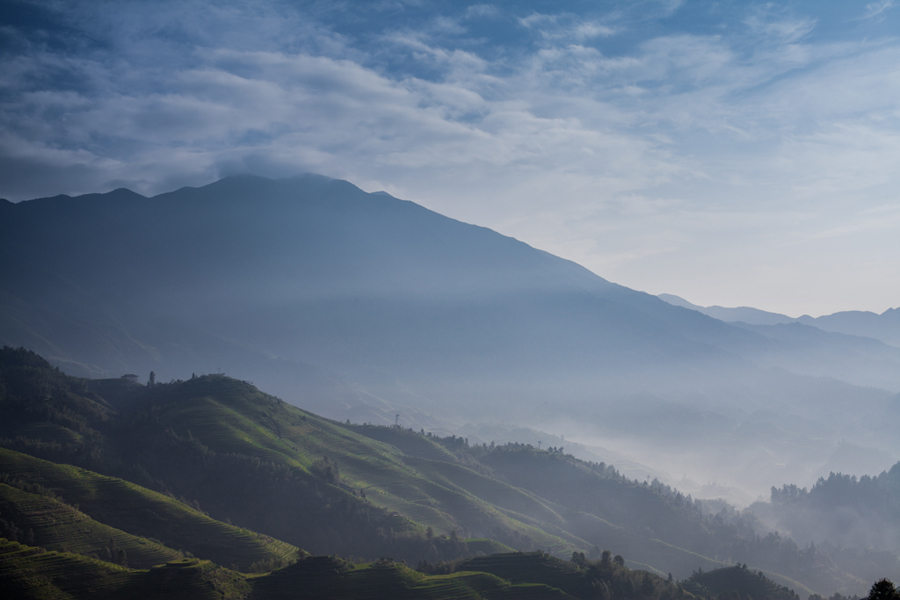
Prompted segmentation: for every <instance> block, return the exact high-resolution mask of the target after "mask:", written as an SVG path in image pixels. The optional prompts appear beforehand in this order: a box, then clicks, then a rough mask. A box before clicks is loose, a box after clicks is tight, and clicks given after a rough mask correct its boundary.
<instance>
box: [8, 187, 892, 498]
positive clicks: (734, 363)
mask: <svg viewBox="0 0 900 600" xmlns="http://www.w3.org/2000/svg"><path fill="white" fill-rule="evenodd" d="M0 217H2V218H0V263H2V264H4V265H9V266H10V268H4V269H2V270H0V290H2V291H0V343H5V344H11V345H14V346H18V345H24V346H26V347H29V348H31V349H35V350H38V351H40V352H42V353H46V354H47V356H48V357H50V358H51V359H52V360H53V361H54V363H55V364H61V365H65V366H66V368H71V369H72V370H73V372H76V373H78V374H83V375H88V374H96V373H100V372H105V373H107V374H112V375H120V374H122V373H135V372H136V373H139V374H140V375H141V378H142V379H143V378H144V377H146V374H148V373H149V372H150V371H151V370H153V371H155V372H156V373H157V374H158V376H159V378H160V379H161V380H163V381H166V380H169V379H172V378H174V377H180V378H187V377H189V376H190V374H191V373H194V372H196V373H217V372H221V371H224V372H227V373H229V374H231V375H234V376H236V377H238V378H241V379H244V380H248V381H253V382H255V383H257V384H259V385H262V386H263V387H264V388H265V389H267V390H269V391H271V392H273V393H275V394H277V395H279V396H281V397H284V398H285V399H287V400H289V401H290V402H293V403H295V404H299V405H302V406H305V407H307V408H310V409H311V410H313V411H315V412H317V413H320V414H324V415H326V416H328V417H332V418H337V419H339V420H341V421H343V420H344V419H346V418H353V419H354V420H357V421H373V422H379V423H386V422H392V421H393V415H394V414H396V413H397V412H400V413H401V414H402V419H403V420H402V421H401V422H403V423H404V424H408V425H414V426H415V427H416V428H417V429H418V428H420V427H428V428H429V429H437V428H438V427H439V426H443V425H445V424H446V423H450V424H451V426H453V425H455V426H460V425H462V424H463V423H465V422H467V421H469V422H479V421H489V420H496V421H502V422H510V421H512V424H514V425H526V426H527V425H531V426H534V425H535V424H538V423H540V424H541V425H542V429H545V430H551V431H555V432H558V433H566V434H568V433H569V431H572V433H573V435H574V434H577V435H579V436H582V437H584V438H585V439H592V440H594V441H595V442H598V443H597V445H601V446H607V447H609V446H610V445H608V444H606V443H605V442H604V440H603V439H599V440H598V439H597V438H598V437H601V436H602V437H603V438H608V436H614V437H615V438H616V439H614V440H612V441H613V442H614V443H615V444H616V447H615V448H612V449H614V450H628V453H631V452H632V451H633V449H635V448H639V449H640V452H642V453H638V454H635V459H636V460H638V461H640V462H644V463H648V464H653V465H654V466H655V467H658V468H661V469H664V470H668V471H669V472H672V473H676V472H677V474H676V475H675V476H676V477H677V476H678V475H681V474H682V473H684V471H682V470H681V467H680V465H684V464H688V465H690V466H691V469H692V472H690V473H686V474H687V475H689V476H690V477H694V478H696V479H698V480H700V481H703V480H706V481H709V480H711V479H716V480H718V481H720V482H723V484H724V485H746V487H747V488H749V489H750V491H751V492H758V491H760V490H765V489H768V487H769V486H770V485H771V483H772V481H771V480H767V479H765V476H764V473H765V472H766V469H776V468H779V467H778V466H777V465H792V467H791V468H794V469H795V470H794V471H791V472H787V473H782V474H780V475H786V476H787V477H786V479H787V480H798V481H799V480H802V479H803V477H806V476H807V475H808V474H810V473H816V472H817V469H819V468H820V467H821V465H822V464H824V462H825V461H826V460H827V457H828V455H830V453H831V452H832V451H833V446H834V444H837V443H838V442H839V440H840V439H841V438H842V437H843V438H847V437H852V436H856V435H859V434H860V433H861V432H860V429H859V428H858V427H857V425H858V424H859V422H855V421H853V420H852V419H850V418H848V417H849V416H850V415H848V414H846V409H845V412H844V413H843V414H835V413H833V412H832V411H822V410H821V404H822V403H826V404H828V405H829V406H832V405H834V406H837V405H842V406H844V407H846V406H849V405H850V404H851V402H850V401H851V400H852V405H853V406H854V410H859V411H862V412H864V413H865V414H867V415H873V416H874V417H875V418H873V419H867V422H871V423H876V424H878V423H884V422H886V420H887V416H888V415H886V414H885V413H884V406H883V401H884V398H885V397H886V396H887V394H885V393H882V392H880V391H878V390H875V389H860V388H854V387H852V386H847V385H843V384H840V383H838V382H833V381H828V382H822V381H817V380H814V379H810V378H808V377H805V376H800V375H796V374H792V373H789V372H787V370H786V369H785V367H786V366H787V367H789V366H790V364H792V363H791V361H788V360H785V361H769V362H768V363H765V361H764V360H763V358H765V357H768V356H770V354H771V355H777V356H790V357H792V358H796V357H795V356H794V354H792V353H797V352H800V353H802V352H805V349H803V348H800V349H796V348H793V347H792V346H791V345H790V344H786V343H785V341H784V340H779V339H774V338H773V337H766V336H764V335H762V334H760V333H759V332H755V331H748V330H746V329H742V328H739V327H734V326H731V325H728V324H726V323H723V322H721V321H719V320H716V319H712V318H709V317H707V316H705V315H702V314H699V313H697V312H696V311H693V310H688V309H685V308H681V307H675V306H672V305H670V304H668V303H666V302H663V301H662V300H660V299H658V298H656V297H654V296H650V295H648V294H644V293H641V292H636V291H634V290H629V289H627V288H624V287H622V286H618V285H615V284H613V283H610V282H608V281H606V280H604V279H602V278H600V277H598V276H596V275H594V274H592V273H590V272H588V271H587V270H586V269H583V268H582V267H579V266H578V265H575V264H574V263H571V262H569V261H566V260H563V259H560V258H558V257H554V256H552V255H550V254H547V253H545V252H541V251H539V250H536V249H534V248H531V247H529V246H527V245H526V244H523V243H521V242H519V241H516V240H514V239H511V238H508V237H504V236H502V235H499V234H497V233H496V232H493V231H490V230H488V229H484V228H481V227H476V226H473V225H467V224H464V223H460V222H458V221H455V220H453V219H449V218H446V217H443V216H441V215H438V214H436V213H434V212H431V211H429V210H427V209H425V208H423V207H421V206H417V205H415V204H413V203H412V202H407V201H402V200H398V199H396V198H393V197H391V196H389V195H387V194H383V193H375V194H367V193H365V192H363V191H362V190H360V189H358V188H356V187H355V186H353V185H351V184H349V183H347V182H344V181H338V180H332V179H328V178H324V177H318V176H312V175H307V176H302V177H297V178H293V179H286V180H277V181H273V180H268V179H262V178H257V177H232V178H227V179H224V180H222V181H219V182H216V183H214V184H211V185H208V186H205V187H202V188H196V189H194V188H184V189H181V190H178V191H175V192H171V193H167V194H162V195H160V196H157V197H154V198H144V197H142V196H139V195H137V194H134V193H132V192H129V191H127V190H116V191H114V192H110V193H109V194H91V195H86V196H81V197H79V198H68V197H64V196H59V197H55V198H45V199H40V200H34V201H29V202H22V203H18V204H9V203H6V204H2V205H0ZM761 357H762V358H761ZM758 362H763V363H765V364H767V365H772V364H777V367H773V368H765V367H760V366H759V365H758V364H757V363H758ZM798 364H800V363H798ZM883 380H884V378H882V379H879V380H878V381H879V382H880V381H883ZM867 382H868V383H871V381H868V380H867ZM635 399H637V400H635ZM660 408H662V409H663V410H662V411H661V412H660V411H659V410H658V409H660ZM632 409H633V410H632ZM879 411H880V412H879ZM760 414H762V415H768V417H766V419H767V422H766V427H765V428H759V427H756V426H755V422H754V423H752V424H750V425H752V426H748V424H747V422H748V419H751V418H752V419H757V418H758V415H760ZM823 415H827V416H828V419H827V420H826V419H825V418H824V417H823ZM794 417H799V419H796V418H794ZM798 422H799V423H800V425H799V426H798V425H795V424H797V423H798ZM848 423H850V424H851V425H850V426H848V425H847V424H848ZM807 424H808V425H809V427H807ZM809 430H817V433H816V435H811V434H810V432H809ZM735 432H738V435H735ZM822 432H825V433H824V435H823V434H822ZM862 433H863V434H865V435H872V436H873V439H877V444H878V445H879V446H880V447H881V449H882V450H883V451H888V452H893V451H895V450H900V444H898V442H897V440H896V436H889V435H888V436H885V435H884V434H883V432H879V431H869V430H863V431H862ZM661 434H662V435H661ZM673 435H674V436H675V437H677V438H678V440H679V444H678V445H677V448H678V452H677V455H676V453H675V452H674V448H675V447H676V446H673V445H671V444H669V443H668V440H670V439H672V436H673ZM782 438H786V440H787V443H784V442H785V440H784V439H782ZM664 439H665V440H667V441H666V443H661V442H662V441H663V440H664ZM712 442H715V443H716V444H719V448H720V450H721V449H722V444H725V443H728V444H731V445H732V446H733V445H734V444H735V443H737V442H740V443H741V444H742V445H743V446H742V448H741V449H740V451H739V452H722V451H717V452H709V447H710V446H709V445H710V443H712ZM773 443H778V444H780V445H781V447H783V448H786V449H787V450H788V452H787V453H786V454H784V455H782V456H778V457H773V456H771V453H770V452H769V450H768V449H769V448H770V447H771V446H772V444H773ZM810 448H815V451H812V452H810V451H807V450H808V449H810ZM658 457H668V459H669V460H670V462H660V463H656V462H655V461H656V459H657V458H658ZM726 457H731V458H733V459H734V460H738V461H740V462H738V463H735V462H733V461H732V462H731V463H729V464H723V460H724V458H726ZM745 457H746V459H745ZM746 468H749V469H752V470H753V471H754V472H753V473H751V476H750V477H742V478H740V479H741V480H740V481H738V480H737V478H735V476H734V474H735V473H736V472H738V471H739V470H740V471H744V470H745V469H746ZM783 479H785V477H782V476H779V478H778V480H779V481H780V480H783Z"/></svg>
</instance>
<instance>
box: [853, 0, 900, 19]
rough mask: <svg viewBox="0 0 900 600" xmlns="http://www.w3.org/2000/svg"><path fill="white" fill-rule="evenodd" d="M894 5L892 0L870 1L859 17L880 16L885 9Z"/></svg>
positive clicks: (870, 17)
mask: <svg viewBox="0 0 900 600" xmlns="http://www.w3.org/2000/svg"><path fill="white" fill-rule="evenodd" d="M894 6H896V3H895V2H894V0H879V1H878V2H870V3H869V4H866V11H865V12H864V13H863V15H862V17H860V18H861V19H873V18H876V17H880V16H882V15H883V13H884V12H885V11H887V10H890V9H891V8H894Z"/></svg>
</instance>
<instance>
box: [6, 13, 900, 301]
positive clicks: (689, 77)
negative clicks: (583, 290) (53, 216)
mask: <svg viewBox="0 0 900 600" xmlns="http://www.w3.org/2000/svg"><path fill="white" fill-rule="evenodd" d="M73 7H74V8H73V10H70V11H67V14H66V15H61V14H59V13H55V12H53V11H51V10H49V9H46V7H45V5H43V4H35V5H33V6H32V8H33V11H32V13H30V14H34V15H39V16H41V18H37V17H33V18H32V20H31V21H27V22H18V23H9V24H5V26H4V27H3V28H2V30H0V40H2V43H3V44H4V46H3V47H4V48H5V50H4V53H3V55H2V57H0V60H2V69H0V72H2V75H0V131H2V134H0V176H2V177H0V195H2V196H5V197H8V198H11V199H15V200H18V199H24V198H29V197H35V196H40V195H51V194H56V193H60V192H66V193H78V192H87V191H96V190H102V189H108V188H110V187H112V186H117V185H127V186H129V187H132V188H134V189H136V190H137V191H140V192H142V193H147V194H150V193H155V192H160V191H164V190H166V189H169V188H171V187H173V186H176V185H186V184H195V185H196V184H202V183H206V182H208V181H210V180H212V179H214V178H216V177H218V176H221V175H223V174H228V173H233V172H240V171H251V172H256V173H259V174H263V175H270V176H279V175H290V174H293V173H296V172H298V171H305V170H310V171H316V172H321V173H324V174H327V175H332V176H336V177H343V178H348V179H350V180H351V181H354V182H356V183H358V184H360V185H362V186H363V187H364V188H367V189H376V188H380V189H386V190H387V191H390V192H392V193H395V194H397V195H401V196H404V197H409V198H411V199H414V200H417V201H421V202H423V203H425V204H426V205H428V206H429V207H432V208H435V209H436V210H439V211H441V212H443V213H445V214H449V215H451V216H455V217H458V218H462V219H464V220H467V221H471V222H477V223H479V224H484V225H488V226H492V227H495V228H498V229H500V230H501V231H503V232H504V233H508V234H512V235H516V236H517V237H520V238H522V239H525V240H526V241H528V242H530V243H533V244H534V245H537V246H539V247H542V248H545V249H548V250H550V251H553V252H555V253H558V254H561V255H563V256H566V257H568V258H572V259H575V260H577V261H579V262H582V263H583V264H586V266H588V267H590V268H593V269H594V270H596V271H598V272H599V273H600V274H601V275H603V276H605V277H608V278H610V279H613V280H615V281H619V282H621V283H624V284H626V285H632V286H634V287H638V288H641V289H648V290H650V291H654V292H663V291H667V292H672V293H677V294H679V295H682V296H686V297H688V298H690V299H691V300H692V301H695V302H698V303H701V304H714V303H716V304H729V303H732V304H754V303H755V304H756V305H758V306H760V307H761V308H768V309H776V310H786V311H793V312H812V313H815V312H817V311H819V312H829V311H833V310H837V309H842V308H850V307H851V305H853V306H855V307H858V308H871V309H876V310H877V309H880V310H883V309H884V308H887V307H888V306H894V305H896V304H897V302H898V301H897V300H896V298H900V284H897V285H895V286H893V287H891V286H888V288H889V289H888V291H883V292H882V293H883V294H884V295H883V296H882V298H881V299H880V300H878V304H877V305H871V300H869V301H868V302H869V304H865V303H864V302H863V300H862V298H863V296H862V294H860V295H858V296H856V297H854V296H852V295H847V296H846V298H843V299H839V300H836V299H834V298H833V297H832V298H831V299H828V300H823V299H822V298H823V295H824V294H825V293H826V292H827V291H828V290H829V289H830V288H832V287H833V278H832V277H831V276H830V275H829V272H830V271H833V269H832V268H831V267H830V264H831V265H833V264H834V263H840V264H847V265H848V266H847V268H846V269H845V270H848V271H849V270H850V269H849V264H848V260H859V258H860V257H859V252H855V251H854V250H853V249H852V244H853V242H852V241H849V242H846V243H848V244H850V245H851V249H850V251H843V252H842V251H841V250H840V249H829V250H827V251H826V253H825V256H823V259H822V261H821V263H822V266H816V265H812V267H811V266H810V265H809V264H808V263H807V262H806V259H805V258H804V257H803V255H804V252H805V250H804V251H792V252H795V253H796V256H798V257H799V258H798V261H797V263H796V268H797V269H807V270H809V269H810V268H812V270H813V271H816V272H817V274H816V275H815V276H813V275H810V277H814V278H815V280H816V281H817V284H816V285H812V286H810V285H807V286H806V291H803V290H798V291H797V293H796V296H795V300H794V301H793V303H791V302H785V300H784V298H785V295H784V294H783V292H779V293H778V294H777V295H775V294H773V295H768V296H767V295H766V292H765V290H766V289H767V288H768V287H770V285H769V284H767V282H766V281H765V280H763V279H760V280H757V281H756V282H755V284H756V285H755V287H752V289H754V290H757V291H756V292H754V293H752V294H750V295H749V296H747V295H744V296H741V297H737V295H738V294H739V293H744V294H746V291H747V290H748V289H751V286H749V285H744V283H743V281H739V280H737V279H735V276H734V275H733V273H736V272H747V271H749V270H751V265H752V264H753V263H754V261H758V260H760V259H761V257H762V260H770V261H774V262H776V263H778V267H779V268H782V267H783V266H784V264H785V263H787V264H791V256H789V255H788V256H783V257H777V256H775V255H774V254H773V253H772V252H771V251H770V250H769V248H770V247H771V241H772V236H773V235H774V236H775V237H776V238H777V237H778V236H780V235H785V236H788V237H786V238H784V239H800V240H807V241H806V242H803V243H808V244H818V243H819V242H818V241H815V242H813V241H811V240H819V239H820V237H821V236H819V237H817V235H816V234H817V232H818V231H823V232H824V231H836V230H837V229H835V228H836V227H838V226H839V225H840V224H841V223H846V220H847V219H848V214H850V215H851V216H850V218H851V220H852V218H853V217H852V215H853V214H860V215H862V214H864V213H865V212H866V211H870V210H872V209H873V208H874V207H877V206H884V205H885V203H889V202H890V201H891V200H890V199H891V198H892V197H895V196H894V194H895V193H896V192H897V190H898V184H900V181H898V177H897V175H896V174H895V171H896V169H895V167H894V165H895V164H896V162H897V159H898V158H900V144H898V139H900V135H898V134H900V127H898V125H900V121H898V114H900V111H898V106H897V101H896V98H900V94H898V92H900V89H897V88H898V87H900V83H898V82H900V69H898V68H897V67H896V65H898V64H900V60H898V58H900V56H898V53H900V44H898V43H897V42H896V40H894V39H893V38H889V37H884V36H881V37H879V36H877V35H876V36H869V35H867V32H866V31H865V30H861V31H856V30H854V32H855V33H854V32H850V33H848V31H850V30H849V27H850V26H846V27H845V28H844V29H841V30H840V32H839V33H840V35H837V34H833V33H828V32H829V31H833V27H832V28H831V29H829V27H824V26H822V25H821V23H822V21H821V15H819V14H817V13H816V12H815V11H811V12H810V11H807V12H806V13H797V12H790V11H786V10H783V11H774V10H773V9H772V8H771V7H770V6H769V5H767V4H759V5H749V6H747V7H745V8H744V7H741V8H734V9H733V10H732V12H730V13H727V14H713V13H710V14H705V15H701V16H702V17H703V18H698V16H697V15H695V14H685V15H684V18H680V15H681V14H682V13H684V12H685V11H687V10H688V9H689V7H687V6H682V5H681V4H680V3H669V4H665V5H659V7H658V13H659V14H658V15H657V16H654V17H652V18H651V17H647V16H646V13H641V14H640V15H638V14H637V13H636V12H633V11H631V8H630V3H622V4H619V5H613V6H612V7H611V8H609V9H608V10H607V11H606V12H593V13H590V14H573V13H557V14H547V13H545V12H540V11H537V10H534V9H532V8H530V7H529V6H528V5H527V3H525V4H522V5H519V4H516V5H506V4H502V3H498V4H477V5H475V4H473V5H471V6H459V5H456V4H442V3H438V4H436V5H429V7H424V8H423V7H421V6H417V5H414V4H397V5H392V6H388V5H384V6H382V7H378V8H379V10H375V9H374V8H373V7H374V5H366V6H365V7H362V8H359V7H355V8H347V10H346V11H345V12H343V13H340V14H338V13H336V12H334V10H333V7H332V6H331V5H319V4H315V3H301V4H298V5H297V6H287V5H282V4H278V3H257V4H254V5H246V4H239V3H229V2H219V3H212V2H211V3H205V4H200V3H197V4H191V5H189V6H187V7H185V6H183V5H181V4H176V3H169V2H160V3H154V4H151V5H145V4H139V3H117V4H111V5H100V6H98V5H96V4H92V3H84V4H75V5H73ZM435 7H437V8H436V9H435ZM890 7H891V4H890V3H889V2H884V3H874V4H872V5H869V6H868V7H867V9H866V10H867V12H866V14H867V15H869V16H870V17H873V18H872V19H870V20H869V21H867V22H872V23H875V22H876V21H878V20H879V19H882V20H883V19H890V18H892V14H893V13H892V12H891V11H889V10H888V9H889V8H890ZM823 10H824V9H823ZM630 11H631V12H630ZM870 13H871V14H870ZM874 17H877V18H874ZM648 19H649V20H648ZM857 23H859V22H858V21H857ZM855 27H863V25H859V24H858V25H856V26H855ZM851 33H852V34H853V35H851ZM49 40H55V41H54V42H53V43H50V41H49ZM723 218H725V220H726V221H727V222H728V223H729V225H728V228H729V229H731V230H733V232H734V234H733V235H731V236H730V238H731V239H732V240H734V241H733V242H729V239H727V237H726V238H723V236H721V235H718V234H717V233H716V232H717V231H721V227H722V223H723ZM785 219H789V220H791V222H793V223H794V225H795V227H794V229H795V230H796V232H795V233H794V234H787V233H783V234H782V233H779V232H782V231H783V230H784V229H783V223H784V221H785ZM860 219H863V217H860ZM860 222H864V219H863V220H862V221H860ZM804 227H807V228H808V229H804ZM816 228H818V229H816ZM864 229H865V228H864V227H863V228H861V229H860V232H859V233H854V231H856V230H853V229H852V228H851V229H848V230H847V231H849V233H848V234H847V235H844V236H842V237H843V238H844V239H851V240H852V239H856V238H854V237H853V236H854V235H857V236H864V235H865V233H864V231H863V230H864ZM897 237H898V238H900V236H897ZM713 241H715V243H721V244H723V245H724V247H723V249H722V251H720V252H718V253H717V256H718V257H719V258H718V259H716V258H715V257H713V258H711V257H709V256H706V255H703V253H704V252H707V251H708V248H710V247H711V244H712V242H713ZM729 243H731V244H732V245H731V246H729ZM738 244H740V246H738ZM766 244H768V245H766ZM776 245H777V244H776ZM808 247H809V248H812V247H813V246H808ZM816 247H817V248H819V247H818V246H816ZM858 247H859V248H861V249H862V248H868V249H871V245H870V244H860V245H859V246H858ZM819 250H821V248H819ZM860 252H862V250H860ZM881 252H882V253H883V254H885V255H888V254H890V253H891V252H893V253H894V256H896V255H900V253H898V252H900V247H898V246H897V244H896V243H888V242H886V246H885V247H884V248H882V249H881ZM870 262H871V261H870ZM675 265H679V266H677V268H676V267H675ZM773 266H774V265H773ZM886 270H887V271H890V266H889V265H884V264H881V265H879V266H878V268H877V269H875V271H873V272H877V273H878V276H879V277H883V274H884V273H885V272H886ZM759 271H760V272H765V271H766V269H765V265H763V266H761V267H760V268H759ZM704 276H705V277H707V278H708V279H710V280H715V281H718V282H720V283H722V284H723V286H722V287H720V288H719V289H718V291H717V290H715V289H714V287H713V286H712V285H701V284H699V283H697V282H699V281H700V280H701V278H702V277H704ZM860 277H862V275H861V276H860ZM897 280H898V281H900V277H898V278H897ZM685 282H692V283H687V284H685ZM865 287H866V286H865V285H863V286H862V288H865ZM880 287H881V288H884V286H880Z"/></svg>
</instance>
